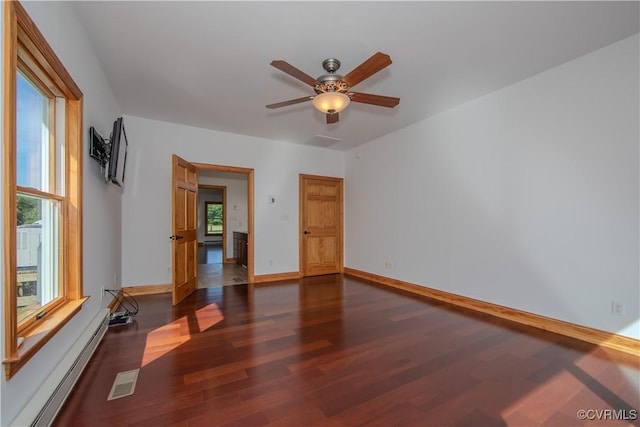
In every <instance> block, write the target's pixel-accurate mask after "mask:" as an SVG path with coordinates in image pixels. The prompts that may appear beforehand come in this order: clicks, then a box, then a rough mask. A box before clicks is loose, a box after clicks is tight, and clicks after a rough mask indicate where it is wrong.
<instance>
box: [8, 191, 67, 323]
mask: <svg viewBox="0 0 640 427" xmlns="http://www.w3.org/2000/svg"><path fill="white" fill-rule="evenodd" d="M59 212H60V207H59V203H58V202H57V201H55V200H48V199H41V198H37V197H32V196H27V195H24V194H18V195H17V216H18V218H17V220H18V229H17V233H16V234H17V235H16V246H17V257H16V258H17V267H18V268H17V271H18V278H17V279H18V280H17V286H18V289H17V295H18V323H20V322H22V321H23V320H24V319H26V318H27V317H29V316H30V315H32V314H33V313H35V312H37V311H38V310H39V309H40V308H41V307H42V306H44V305H46V304H48V303H50V302H51V301H53V300H54V299H56V298H57V297H59V296H60V286H59V262H58V261H59V254H58V253H59V251H60V245H59V228H60V227H59V224H60V219H59Z"/></svg>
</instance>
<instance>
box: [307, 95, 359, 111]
mask: <svg viewBox="0 0 640 427" xmlns="http://www.w3.org/2000/svg"><path fill="white" fill-rule="evenodd" d="M311 102H312V103H313V106H314V107H316V108H317V109H318V110H319V111H321V112H323V113H325V114H334V113H339V112H340V111H342V110H344V109H345V108H347V106H348V105H349V104H350V103H351V99H350V98H349V97H348V96H347V95H346V94H344V93H342V92H323V93H321V94H318V95H316V96H315V97H314V98H313V101H311Z"/></svg>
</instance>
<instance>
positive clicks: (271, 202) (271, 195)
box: [267, 194, 276, 205]
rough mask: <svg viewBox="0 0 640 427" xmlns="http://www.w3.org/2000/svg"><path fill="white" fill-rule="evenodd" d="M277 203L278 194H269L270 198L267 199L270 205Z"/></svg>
mask: <svg viewBox="0 0 640 427" xmlns="http://www.w3.org/2000/svg"><path fill="white" fill-rule="evenodd" d="M275 203H276V196H274V195H273V194H270V195H269V200H268V201H267V204H269V205H273V204H275Z"/></svg>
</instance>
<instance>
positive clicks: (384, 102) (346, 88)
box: [266, 52, 400, 123]
mask: <svg viewBox="0 0 640 427" xmlns="http://www.w3.org/2000/svg"><path fill="white" fill-rule="evenodd" d="M271 65H272V66H274V67H276V68H277V69H278V70H280V71H283V72H285V73H287V74H289V75H290V76H292V77H295V78H296V79H298V80H300V81H301V82H303V83H306V84H308V85H310V86H312V87H313V90H314V91H315V92H316V95H312V96H305V97H302V98H297V99H290V100H289V101H283V102H278V103H276V104H269V105H267V106H266V107H267V108H280V107H286V106H288V105H293V104H299V103H301V102H305V101H311V102H312V103H313V106H314V107H315V108H317V109H318V110H320V111H321V112H323V113H325V114H326V115H327V123H337V122H338V120H339V119H340V117H339V116H338V114H339V113H340V111H342V110H344V109H345V108H347V106H348V105H349V104H350V103H351V101H353V102H361V103H363V104H371V105H378V106H381V107H388V108H393V107H395V106H396V105H398V103H400V98H393V97H390V96H382V95H371V94H368V93H360V92H353V91H352V90H351V88H352V87H353V86H355V85H357V84H358V83H360V82H361V81H363V80H365V79H367V78H369V77H371V76H372V75H374V74H375V73H377V72H378V71H380V70H382V69H383V68H385V67H387V66H389V65H391V58H390V57H389V55H387V54H385V53H382V52H377V53H375V54H374V55H373V56H372V57H371V58H369V59H367V60H366V61H364V62H363V63H362V64H360V65H359V66H357V67H356V68H355V69H353V70H352V71H351V72H350V73H348V74H347V75H346V76H344V77H343V76H341V75H340V74H336V71H338V69H339V68H340V61H338V60H337V59H334V58H329V59H325V60H324V61H322V68H324V69H325V71H326V72H327V74H323V75H321V76H320V77H318V78H317V79H314V78H313V77H311V76H310V75H308V74H306V73H304V72H302V71H300V70H298V69H297V68H296V67H294V66H293V65H291V64H289V63H287V62H286V61H282V60H275V61H272V62H271Z"/></svg>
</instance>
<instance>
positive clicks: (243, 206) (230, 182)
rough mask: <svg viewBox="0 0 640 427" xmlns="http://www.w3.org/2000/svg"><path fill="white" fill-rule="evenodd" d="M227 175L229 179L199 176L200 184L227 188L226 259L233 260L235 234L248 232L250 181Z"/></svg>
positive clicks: (245, 178)
mask: <svg viewBox="0 0 640 427" xmlns="http://www.w3.org/2000/svg"><path fill="white" fill-rule="evenodd" d="M227 175H228V176H229V177H207V176H200V174H199V175H198V184H204V185H221V186H223V187H227V206H226V209H227V235H226V238H227V242H226V244H227V246H226V250H227V253H226V254H225V258H233V232H234V231H244V232H246V231H247V226H248V218H249V210H248V207H247V197H248V194H247V186H248V183H249V180H248V178H247V177H246V176H244V177H242V178H238V177H236V174H227Z"/></svg>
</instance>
